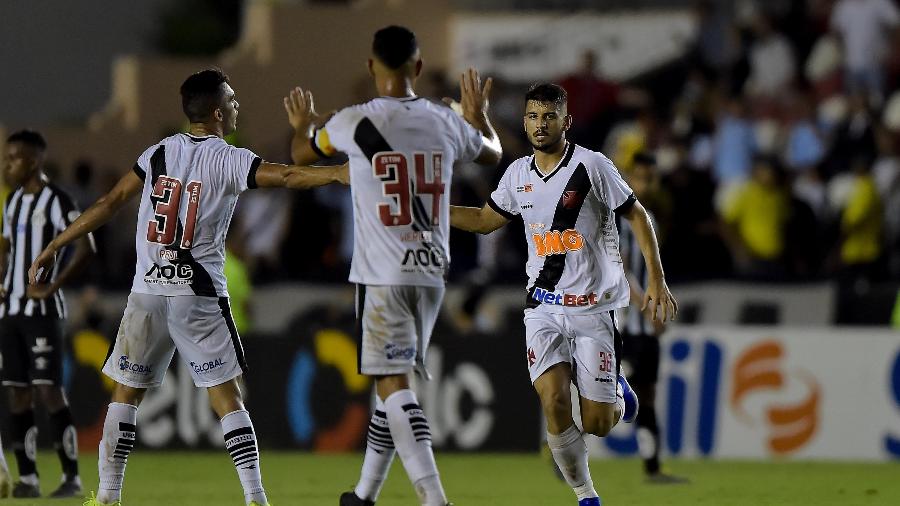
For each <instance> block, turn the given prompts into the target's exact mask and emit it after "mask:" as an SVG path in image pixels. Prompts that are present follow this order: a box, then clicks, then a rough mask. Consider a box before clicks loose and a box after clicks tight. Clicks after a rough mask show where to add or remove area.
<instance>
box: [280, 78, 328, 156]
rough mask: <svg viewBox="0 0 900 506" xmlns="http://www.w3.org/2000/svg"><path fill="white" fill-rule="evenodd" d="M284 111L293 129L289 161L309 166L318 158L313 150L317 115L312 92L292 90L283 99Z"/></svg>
mask: <svg viewBox="0 0 900 506" xmlns="http://www.w3.org/2000/svg"><path fill="white" fill-rule="evenodd" d="M284 110H285V111H286V112H287V115H288V122H290V124H291V127H292V128H293V129H294V137H292V138H291V159H292V160H293V161H294V164H296V165H309V164H311V163H313V162H315V161H318V160H319V158H320V156H319V153H317V152H316V150H315V149H313V145H312V136H313V127H314V126H315V122H316V120H317V119H318V117H319V115H318V114H316V107H315V104H314V103H313V96H312V92H311V91H309V90H306V91H304V90H303V89H302V88H300V87H297V88H294V89H293V90H291V92H290V93H289V94H288V96H286V97H284Z"/></svg>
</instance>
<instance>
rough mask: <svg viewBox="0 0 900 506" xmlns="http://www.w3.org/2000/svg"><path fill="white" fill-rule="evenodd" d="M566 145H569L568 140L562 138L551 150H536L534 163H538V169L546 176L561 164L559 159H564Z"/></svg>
mask: <svg viewBox="0 0 900 506" xmlns="http://www.w3.org/2000/svg"><path fill="white" fill-rule="evenodd" d="M566 145H568V142H566V140H565V139H562V140H561V141H559V143H558V144H557V145H555V146H554V147H553V149H551V150H549V151H541V150H538V149H535V150H534V164H535V165H537V168H538V170H539V171H541V173H542V174H544V175H545V176H546V175H547V174H549V173H551V172H553V169H555V168H556V166H557V165H559V161H560V160H562V157H563V154H564V153H565V152H566Z"/></svg>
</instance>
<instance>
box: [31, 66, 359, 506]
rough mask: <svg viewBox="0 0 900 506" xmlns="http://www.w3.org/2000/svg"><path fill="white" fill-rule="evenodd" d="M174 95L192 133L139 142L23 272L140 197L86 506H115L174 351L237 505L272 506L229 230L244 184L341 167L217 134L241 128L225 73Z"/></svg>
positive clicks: (332, 178) (319, 177)
mask: <svg viewBox="0 0 900 506" xmlns="http://www.w3.org/2000/svg"><path fill="white" fill-rule="evenodd" d="M181 99H182V109H183V110H184V113H185V116H187V118H188V120H189V121H190V129H189V132H188V133H179V134H175V135H172V136H169V137H166V138H165V139H162V140H161V141H159V142H157V143H155V144H154V145H152V146H150V147H149V148H147V150H146V151H144V153H143V154H142V155H141V156H140V157H139V158H138V160H137V163H136V164H135V166H134V168H133V170H131V171H128V173H126V174H125V175H124V176H123V177H122V178H121V179H119V182H118V183H117V184H116V186H115V187H114V188H113V189H112V190H110V192H109V193H107V194H106V195H105V196H103V197H101V198H100V199H99V200H98V201H97V202H95V203H94V204H92V205H91V207H89V208H88V209H87V210H86V211H85V212H84V214H83V215H82V216H81V217H79V218H78V219H77V220H76V221H75V222H74V223H72V224H71V226H69V227H68V228H66V230H65V231H63V233H61V234H60V235H59V236H58V237H57V238H56V239H55V240H53V241H51V243H50V244H49V245H48V246H47V248H46V249H45V250H44V251H43V252H42V253H41V255H40V256H39V257H38V258H37V259H36V260H35V261H34V263H33V264H32V267H31V269H30V270H29V273H28V274H29V281H30V282H31V283H35V282H36V281H37V280H39V279H40V277H41V275H42V273H43V272H46V270H47V269H49V268H52V266H53V264H54V257H55V253H56V252H57V251H58V250H59V248H61V247H64V246H65V245H66V244H69V243H70V242H72V241H73V240H76V239H77V238H78V237H81V236H84V235H85V234H87V233H89V232H91V231H93V230H96V229H97V228H98V227H100V226H101V225H103V224H104V223H106V222H107V221H109V219H110V218H112V216H113V215H114V214H115V212H116V211H117V210H118V209H120V208H121V207H122V206H123V205H124V204H125V203H126V202H128V201H129V200H131V198H132V197H134V196H135V195H140V198H141V203H140V207H139V208H138V216H137V217H138V220H139V221H138V227H137V234H136V236H135V250H136V253H137V265H136V266H135V276H134V282H133V283H132V287H131V294H130V295H129V297H128V305H127V306H126V308H125V314H124V315H123V317H122V323H121V325H120V326H119V332H118V335H117V336H116V342H115V344H114V345H113V347H112V349H111V350H110V354H109V356H108V357H107V359H106V362H105V364H104V366H103V373H104V374H106V375H107V376H109V377H110V378H112V379H113V380H115V382H116V385H115V389H114V390H113V395H112V402H111V403H110V405H109V409H108V410H107V413H106V419H105V421H104V424H103V439H102V440H101V442H100V449H99V450H100V451H99V453H100V455H99V471H100V484H99V490H98V492H97V497H96V498H92V499H91V500H90V501H89V502H88V503H86V504H88V505H93V506H99V505H112V504H119V503H120V501H121V495H122V484H123V481H124V479H125V466H126V464H127V460H128V457H129V455H130V453H131V451H132V449H133V448H134V444H135V439H136V434H137V411H138V405H139V404H140V403H141V400H142V399H143V397H144V394H145V393H146V391H147V389H148V388H153V387H157V386H159V385H161V384H162V381H163V378H164V377H165V374H166V370H167V369H168V367H169V363H170V362H171V360H172V356H173V355H174V353H175V350H176V348H177V349H178V352H179V355H180V356H181V358H182V360H184V361H185V362H187V363H188V364H189V366H190V369H191V375H192V376H193V380H194V384H195V385H196V386H198V387H204V388H206V389H207V392H208V393H209V400H210V405H211V407H212V408H213V411H215V412H216V414H217V415H218V416H219V419H220V422H221V424H222V433H223V434H224V439H225V440H224V443H225V448H226V450H228V453H229V454H230V456H231V459H232V461H233V463H234V467H235V470H236V471H237V474H238V478H239V479H240V482H241V485H242V487H243V489H244V500H245V503H246V504H248V505H255V506H267V505H268V504H269V500H268V497H267V496H266V493H265V489H264V487H263V483H262V475H261V472H260V460H259V451H258V448H257V444H256V433H255V431H254V429H253V424H252V422H251V420H250V413H249V412H248V411H247V410H246V409H244V402H243V394H242V393H241V389H240V387H239V385H238V381H237V380H238V378H239V377H240V376H241V374H243V372H244V370H245V369H246V367H247V365H246V363H245V360H244V349H243V346H242V345H241V339H240V336H239V335H238V332H237V329H236V328H235V325H234V320H233V319H232V317H231V310H230V308H229V303H228V290H227V287H226V282H225V271H224V266H225V235H226V232H227V231H228V226H229V224H230V222H231V216H232V213H233V212H234V207H235V205H236V204H237V199H238V197H239V196H240V194H241V193H243V192H244V191H247V190H250V189H253V188H257V187H261V186H287V187H289V188H296V189H301V188H312V187H314V186H321V185H323V184H328V183H332V182H346V181H347V180H348V176H347V168H346V167H289V166H286V165H280V164H274V163H268V162H265V161H263V160H262V159H261V158H260V157H258V156H256V155H255V154H254V153H253V152H252V151H250V150H248V149H243V148H237V147H234V146H231V145H229V144H228V143H226V142H225V140H224V139H223V137H224V136H225V135H228V134H230V133H231V132H234V130H235V129H236V128H237V117H238V109H239V104H238V101H237V99H236V98H235V92H234V90H233V89H232V87H231V85H230V83H229V80H228V76H226V75H225V74H224V73H223V72H222V71H221V70H218V69H207V70H203V71H200V72H197V73H196V74H193V75H191V76H190V77H188V78H187V79H186V80H185V81H184V84H182V86H181Z"/></svg>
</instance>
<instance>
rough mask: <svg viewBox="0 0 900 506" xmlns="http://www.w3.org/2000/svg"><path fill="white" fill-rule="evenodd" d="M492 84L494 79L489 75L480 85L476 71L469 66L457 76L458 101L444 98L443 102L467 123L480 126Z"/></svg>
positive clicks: (488, 102)
mask: <svg viewBox="0 0 900 506" xmlns="http://www.w3.org/2000/svg"><path fill="white" fill-rule="evenodd" d="M493 84H494V80H493V79H492V78H490V77H489V78H487V79H486V80H485V81H484V85H483V86H482V83H481V76H480V75H479V74H478V71H477V70H475V69H473V68H470V69H469V70H467V71H465V72H463V73H462V75H460V76H459V97H460V98H459V102H457V101H455V100H453V99H451V98H444V102H445V103H447V105H449V106H450V107H451V108H452V109H453V110H454V111H456V112H457V113H459V114H460V115H462V117H463V118H465V120H466V121H468V122H469V124H471V125H479V126H480V125H481V123H483V122H484V119H485V117H486V116H487V111H488V106H489V104H490V100H489V98H490V94H491V88H492V87H493Z"/></svg>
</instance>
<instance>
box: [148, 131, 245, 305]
mask: <svg viewBox="0 0 900 506" xmlns="http://www.w3.org/2000/svg"><path fill="white" fill-rule="evenodd" d="M261 162H262V160H261V159H260V158H259V157H258V156H256V155H255V154H253V152H252V151H250V150H247V149H243V148H236V147H234V146H231V145H229V144H228V143H227V142H225V141H224V140H222V139H221V138H219V137H216V136H214V135H210V136H207V137H195V136H193V135H188V134H175V135H173V136H171V137H166V138H165V139H163V140H162V141H160V142H159V143H158V144H155V145H153V146H151V147H150V148H148V149H147V150H146V151H144V153H143V154H142V155H141V156H140V158H138V161H137V163H136V164H135V166H134V172H135V173H136V174H137V175H138V176H140V177H141V179H143V180H144V189H143V192H142V193H141V205H140V208H139V209H138V223H137V233H136V235H135V242H134V245H135V249H136V250H137V266H136V270H135V273H134V283H133V284H132V287H131V290H132V291H133V292H137V293H147V294H151V295H202V296H209V297H227V296H228V289H227V288H226V286H225V272H224V268H225V234H226V233H227V232H228V225H229V223H231V216H232V214H233V213H234V206H235V204H237V198H238V195H240V194H241V192H243V191H244V190H246V189H248V188H254V187H255V186H256V169H257V168H258V167H259V164H260V163H261Z"/></svg>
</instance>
